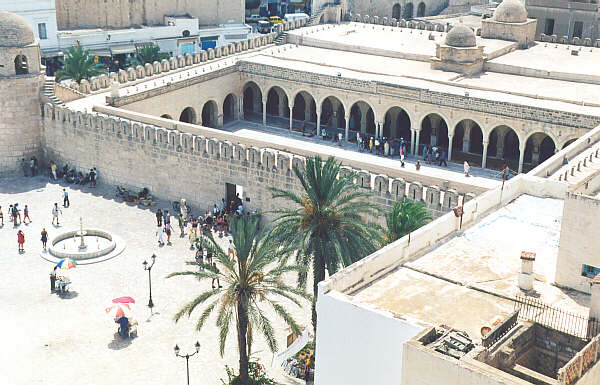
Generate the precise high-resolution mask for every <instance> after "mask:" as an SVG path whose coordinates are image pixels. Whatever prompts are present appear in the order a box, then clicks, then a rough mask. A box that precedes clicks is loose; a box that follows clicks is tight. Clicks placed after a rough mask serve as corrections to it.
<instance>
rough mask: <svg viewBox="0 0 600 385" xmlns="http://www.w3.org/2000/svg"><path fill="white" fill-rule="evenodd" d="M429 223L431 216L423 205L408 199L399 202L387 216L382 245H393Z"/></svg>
mask: <svg viewBox="0 0 600 385" xmlns="http://www.w3.org/2000/svg"><path fill="white" fill-rule="evenodd" d="M429 221H431V214H429V212H428V211H427V209H426V208H425V205H424V204H423V203H420V202H414V201H410V200H407V199H404V200H402V201H398V202H396V203H394V206H393V207H392V210H391V211H390V212H389V213H387V214H386V216H385V223H386V230H385V235H384V238H383V243H382V244H383V245H386V244H388V243H392V242H394V241H395V240H397V239H400V238H402V237H403V236H405V235H406V234H408V233H410V232H413V231H415V230H416V229H418V228H419V227H421V226H423V225H426V224H427V223H428V222H429Z"/></svg>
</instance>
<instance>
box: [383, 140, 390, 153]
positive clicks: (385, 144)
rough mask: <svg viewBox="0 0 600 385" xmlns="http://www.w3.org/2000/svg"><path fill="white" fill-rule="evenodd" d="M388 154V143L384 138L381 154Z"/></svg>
mask: <svg viewBox="0 0 600 385" xmlns="http://www.w3.org/2000/svg"><path fill="white" fill-rule="evenodd" d="M389 154H390V144H389V142H388V140H385V142H384V144H383V155H384V156H388V155H389Z"/></svg>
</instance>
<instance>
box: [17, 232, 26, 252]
mask: <svg viewBox="0 0 600 385" xmlns="http://www.w3.org/2000/svg"><path fill="white" fill-rule="evenodd" d="M17 243H18V244H19V252H21V251H25V249H24V248H23V244H24V243H25V234H23V231H21V230H19V231H18V232H17Z"/></svg>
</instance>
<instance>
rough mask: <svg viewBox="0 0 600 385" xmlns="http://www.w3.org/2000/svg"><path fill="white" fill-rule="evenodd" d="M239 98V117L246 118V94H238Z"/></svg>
mask: <svg viewBox="0 0 600 385" xmlns="http://www.w3.org/2000/svg"><path fill="white" fill-rule="evenodd" d="M238 100H239V101H240V102H239V103H238V107H239V111H238V119H240V120H244V94H242V95H241V96H238Z"/></svg>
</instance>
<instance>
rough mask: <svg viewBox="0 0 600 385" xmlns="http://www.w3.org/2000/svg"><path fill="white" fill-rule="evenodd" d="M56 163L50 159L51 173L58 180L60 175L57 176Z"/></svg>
mask: <svg viewBox="0 0 600 385" xmlns="http://www.w3.org/2000/svg"><path fill="white" fill-rule="evenodd" d="M56 169H57V167H56V163H54V162H52V161H50V173H51V174H52V178H53V179H54V180H55V181H56V180H58V177H57V176H56Z"/></svg>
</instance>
